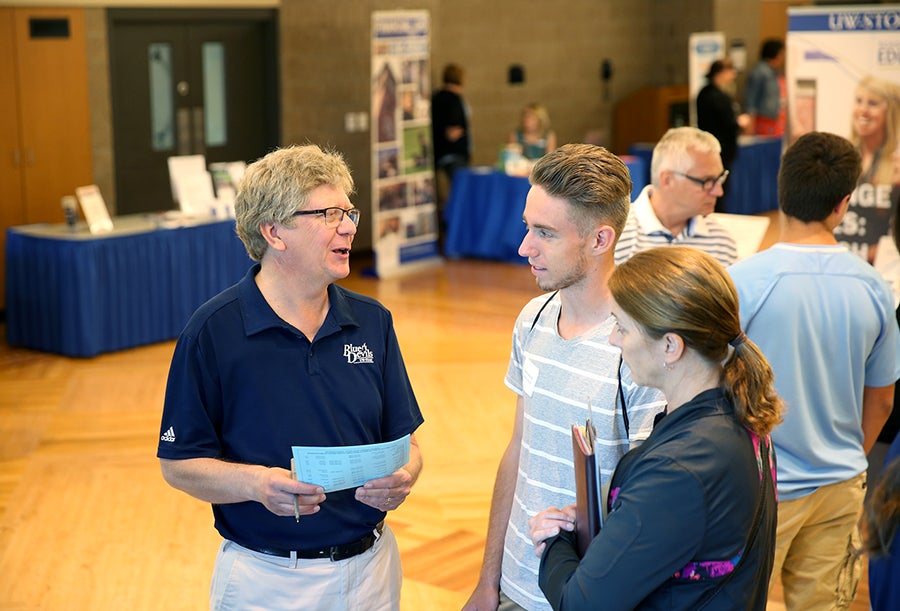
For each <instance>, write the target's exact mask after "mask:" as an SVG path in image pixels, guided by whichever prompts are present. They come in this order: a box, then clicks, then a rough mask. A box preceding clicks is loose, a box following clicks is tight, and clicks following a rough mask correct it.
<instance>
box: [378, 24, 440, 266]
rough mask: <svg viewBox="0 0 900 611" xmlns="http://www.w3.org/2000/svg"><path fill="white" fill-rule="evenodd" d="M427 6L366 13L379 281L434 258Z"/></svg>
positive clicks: (433, 191)
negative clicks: (369, 20) (369, 21)
mask: <svg viewBox="0 0 900 611" xmlns="http://www.w3.org/2000/svg"><path fill="white" fill-rule="evenodd" d="M429 29H430V23H429V14H428V12H427V11H376V12H374V13H372V121H371V122H370V124H371V126H372V128H371V137H372V213H373V224H372V227H373V231H374V235H373V236H372V244H373V245H374V250H375V271H376V273H377V274H378V276H379V277H380V278H384V277H388V276H391V275H396V274H398V273H400V272H407V271H413V270H415V269H419V268H424V267H430V266H432V265H435V264H437V263H439V262H440V258H439V257H438V242H437V240H438V234H437V231H438V225H437V203H436V199H435V190H434V164H433V163H432V156H433V148H432V143H431V83H430V79H429V75H430V67H429V57H430V48H429Z"/></svg>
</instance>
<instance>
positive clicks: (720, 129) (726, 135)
mask: <svg viewBox="0 0 900 611" xmlns="http://www.w3.org/2000/svg"><path fill="white" fill-rule="evenodd" d="M736 77H737V70H735V69H734V63H732V61H731V60H730V59H728V58H727V57H726V58H725V59H717V60H716V61H714V62H713V63H712V64H710V66H709V71H708V72H707V73H706V81H707V83H706V86H704V87H703V89H701V90H700V93H698V94H697V127H699V128H700V129H702V130H703V131H707V132H709V133H711V134H712V135H713V136H715V137H716V140H718V141H719V144H720V145H721V146H722V152H721V155H722V165H723V166H724V168H725V169H726V170H728V171H729V172H730V171H731V166H732V165H733V164H734V160H735V158H736V157H737V154H738V136H739V135H740V133H741V131H742V130H744V129H746V128H747V127H749V125H750V116H749V115H745V114H742V115H738V114H737V113H736V112H735V110H734V100H733V99H732V98H731V94H730V93H729V91H731V90H732V89H733V88H734V79H735V78H736ZM722 190H723V193H722V196H721V197H719V198H718V200H717V201H716V211H717V212H722V211H724V206H725V200H726V198H727V196H728V187H727V183H723V184H722Z"/></svg>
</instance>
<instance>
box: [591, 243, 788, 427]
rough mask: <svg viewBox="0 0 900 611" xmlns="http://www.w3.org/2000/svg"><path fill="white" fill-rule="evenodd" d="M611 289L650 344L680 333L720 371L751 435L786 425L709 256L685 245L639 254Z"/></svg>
mask: <svg viewBox="0 0 900 611" xmlns="http://www.w3.org/2000/svg"><path fill="white" fill-rule="evenodd" d="M609 288H610V290H611V291H612V295H613V298H614V299H615V300H616V303H617V304H618V305H619V307H621V308H622V309H623V310H624V311H625V312H626V313H627V314H628V315H629V316H630V317H631V318H633V319H634V320H635V322H637V323H638V324H639V325H640V326H641V327H642V331H643V332H644V333H645V334H646V335H647V336H648V337H651V338H653V339H659V338H661V337H662V336H663V335H665V334H666V333H675V334H676V335H678V336H679V337H681V339H682V340H683V341H684V344H685V346H687V347H688V348H690V349H692V350H694V351H695V352H696V353H697V354H699V355H700V356H701V357H703V358H704V359H705V360H706V361H707V362H709V363H710V364H712V365H715V366H719V367H721V374H720V383H721V386H722V389H723V391H724V392H725V394H726V396H728V397H729V399H731V400H732V401H733V403H734V409H735V413H736V414H737V416H738V418H739V419H740V421H741V422H742V423H743V424H744V425H745V426H746V427H747V428H749V429H751V430H752V431H753V432H754V433H756V434H757V435H760V436H764V435H768V434H769V432H770V431H771V430H772V429H773V428H774V427H775V426H776V425H777V424H778V423H780V422H781V411H782V408H783V403H782V401H781V399H780V398H779V397H778V395H777V394H776V393H775V388H774V386H773V380H774V375H773V374H772V368H771V367H770V366H769V362H768V361H767V360H766V358H765V356H763V354H762V352H760V350H759V348H758V347H757V346H756V344H754V343H753V342H752V341H750V340H749V339H747V337H746V336H745V335H744V334H743V332H742V331H741V323H740V313H739V310H738V296H737V290H736V289H735V288H734V283H733V282H732V281H731V278H730V277H729V276H728V274H727V273H726V272H725V269H724V268H723V267H722V266H721V265H720V264H719V263H718V262H717V261H716V260H715V259H713V258H712V257H711V256H710V255H708V254H706V253H705V252H703V251H700V250H697V249H695V248H687V247H682V246H664V247H660V248H653V249H651V250H646V251H643V252H639V253H637V254H635V255H634V256H632V257H631V258H630V259H629V260H628V261H626V262H625V263H623V264H622V265H620V266H618V267H617V268H616V270H615V272H614V273H613V274H612V277H611V278H610V280H609ZM729 344H733V346H734V348H733V350H731V351H730V352H731V353H730V354H729ZM726 358H727V360H726ZM723 362H724V365H723Z"/></svg>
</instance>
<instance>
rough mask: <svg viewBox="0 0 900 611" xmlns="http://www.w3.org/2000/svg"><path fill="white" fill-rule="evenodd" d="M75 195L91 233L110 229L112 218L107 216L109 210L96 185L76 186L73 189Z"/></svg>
mask: <svg viewBox="0 0 900 611" xmlns="http://www.w3.org/2000/svg"><path fill="white" fill-rule="evenodd" d="M75 195H76V196H77V197H78V203H79V204H81V211H82V213H84V219H85V220H86V221H87V224H88V229H89V230H90V232H91V233H105V232H107V231H112V228H113V223H112V219H110V218H109V210H108V209H107V208H106V202H105V201H103V196H102V195H101V194H100V188H99V187H98V186H97V185H87V186H84V187H78V188H77V189H75Z"/></svg>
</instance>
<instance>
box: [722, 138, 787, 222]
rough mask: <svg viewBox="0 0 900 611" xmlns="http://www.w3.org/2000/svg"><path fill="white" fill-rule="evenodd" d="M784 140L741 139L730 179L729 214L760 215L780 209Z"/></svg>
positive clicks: (727, 202) (726, 206)
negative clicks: (779, 191) (780, 175)
mask: <svg viewBox="0 0 900 611" xmlns="http://www.w3.org/2000/svg"><path fill="white" fill-rule="evenodd" d="M779 169H781V138H767V137H764V136H741V138H740V139H739V140H738V155H737V158H736V159H735V160H734V165H733V166H732V168H731V174H730V175H729V176H728V182H729V183H730V184H729V185H728V197H727V198H726V200H725V212H730V213H732V214H758V213H760V212H768V211H770V210H778V170H779Z"/></svg>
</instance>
